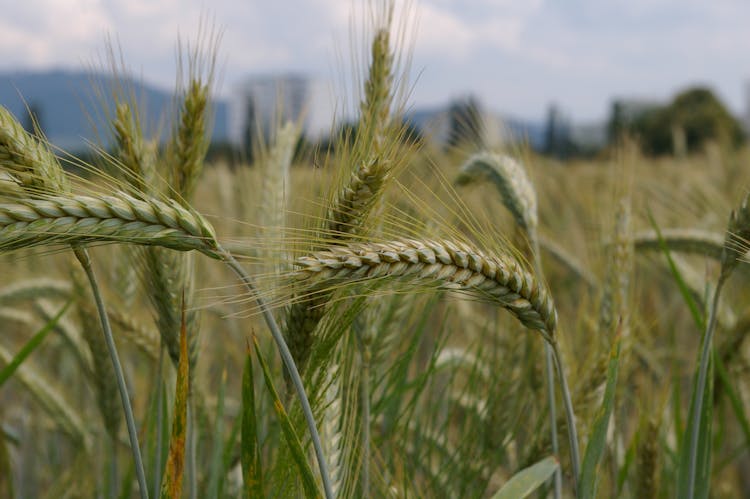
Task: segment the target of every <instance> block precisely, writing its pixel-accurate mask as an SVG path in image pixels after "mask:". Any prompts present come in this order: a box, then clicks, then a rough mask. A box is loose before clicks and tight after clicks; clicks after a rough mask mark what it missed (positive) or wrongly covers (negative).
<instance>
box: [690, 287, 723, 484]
mask: <svg viewBox="0 0 750 499" xmlns="http://www.w3.org/2000/svg"><path fill="white" fill-rule="evenodd" d="M726 278H727V275H725V273H724V272H722V274H721V276H720V277H719V282H718V283H716V291H714V299H713V302H712V304H711V310H710V311H709V316H708V324H707V325H706V334H705V335H704V336H703V348H702V350H701V358H700V364H699V367H698V384H696V385H695V390H696V393H695V407H694V409H693V420H692V428H691V432H690V461H689V468H688V489H687V492H688V493H687V497H691V498H692V497H693V495H694V493H695V468H696V464H697V459H698V437H699V436H700V418H701V411H702V410H703V394H704V392H705V386H706V376H707V375H708V363H709V361H710V359H711V344H712V342H713V335H714V329H716V311H717V309H718V308H719V295H720V294H721V288H722V287H723V286H724V281H725V280H726Z"/></svg>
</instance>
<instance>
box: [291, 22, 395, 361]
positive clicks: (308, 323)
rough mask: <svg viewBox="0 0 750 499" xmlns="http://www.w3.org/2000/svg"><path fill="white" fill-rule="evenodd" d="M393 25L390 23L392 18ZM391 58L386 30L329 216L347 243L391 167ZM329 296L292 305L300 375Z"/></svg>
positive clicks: (375, 47)
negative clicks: (350, 161)
mask: <svg viewBox="0 0 750 499" xmlns="http://www.w3.org/2000/svg"><path fill="white" fill-rule="evenodd" d="M389 21H390V19H389ZM392 83H393V55H392V53H391V48H390V35H389V31H388V28H381V29H379V30H378V31H377V33H376V35H375V38H374V40H373V43H372V61H371V63H370V70H369V74H368V78H367V82H366V83H365V95H364V99H363V101H362V103H361V105H360V109H361V116H360V122H359V130H358V132H357V137H356V140H357V143H356V144H355V146H356V147H357V148H358V149H357V154H355V157H354V161H355V167H354V169H353V171H352V172H351V174H350V176H349V178H348V180H347V181H346V183H345V184H344V185H343V186H342V187H341V189H340V190H339V191H338V193H336V195H335V197H334V199H333V200H332V202H331V204H330V207H329V210H328V214H327V216H326V220H327V223H326V229H327V232H328V233H330V234H331V235H332V236H333V238H335V239H339V240H345V239H347V238H348V237H349V235H350V234H353V233H356V232H361V230H362V225H363V222H364V220H365V218H366V217H367V215H368V213H369V212H370V210H371V209H372V207H373V205H374V204H375V201H377V199H378V197H379V195H380V193H381V192H382V190H383V186H384V185H385V183H386V182H387V180H388V179H389V175H390V173H391V169H392V167H393V163H394V158H392V157H391V156H392V153H393V147H392V144H391V145H390V146H391V147H387V144H386V141H387V136H386V135H385V130H386V129H387V126H388V124H389V119H390V105H391V100H392ZM328 299H329V296H326V295H324V294H320V295H318V296H316V297H315V298H314V299H313V300H304V301H300V302H295V303H292V305H291V306H290V308H289V310H288V311H287V317H286V337H287V341H288V343H289V348H290V350H291V351H292V354H293V355H294V358H295V360H296V361H297V364H298V365H299V366H300V369H301V370H304V368H305V366H306V363H307V359H308V357H309V355H310V351H311V349H312V344H313V341H314V336H313V335H314V333H315V329H316V327H317V326H318V324H319V323H320V320H321V319H322V318H323V315H324V314H325V311H326V303H327V302H328Z"/></svg>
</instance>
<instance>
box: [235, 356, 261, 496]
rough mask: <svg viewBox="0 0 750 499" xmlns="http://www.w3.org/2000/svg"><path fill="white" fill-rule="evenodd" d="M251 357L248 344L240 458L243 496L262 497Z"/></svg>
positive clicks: (244, 378) (243, 378)
mask: <svg viewBox="0 0 750 499" xmlns="http://www.w3.org/2000/svg"><path fill="white" fill-rule="evenodd" d="M254 383H255V381H254V377H253V359H252V356H251V353H250V346H249V345H248V348H247V354H246V355H245V367H244V369H243V370H242V409H241V411H242V413H241V418H242V433H241V447H240V458H241V461H242V481H243V482H244V483H243V487H244V497H246V498H250V497H263V469H262V464H261V461H260V442H259V441H258V426H257V420H256V416H255V385H254Z"/></svg>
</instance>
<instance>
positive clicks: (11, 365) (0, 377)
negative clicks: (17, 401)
mask: <svg viewBox="0 0 750 499" xmlns="http://www.w3.org/2000/svg"><path fill="white" fill-rule="evenodd" d="M72 302H73V301H72V299H71V300H68V302H67V303H66V304H65V305H63V307H62V308H61V309H60V311H59V312H58V313H57V314H56V315H55V316H54V317H53V318H52V320H50V321H49V322H48V323H47V324H45V325H44V327H43V328H42V329H40V330H39V331H37V332H36V333H35V334H34V336H32V337H31V339H30V340H29V341H28V343H26V344H25V345H24V346H23V348H21V350H20V351H19V352H18V353H17V354H16V355H15V356H14V357H13V359H12V360H11V361H10V362H8V364H7V365H6V366H5V367H3V368H2V370H0V386H3V384H4V383H5V382H6V381H7V380H8V378H10V377H11V376H13V373H14V372H16V369H18V367H19V366H20V365H21V364H23V362H24V361H25V360H26V358H27V357H28V356H29V355H31V353H32V352H33V351H34V350H36V349H37V347H38V346H39V345H41V344H42V342H43V341H44V338H46V337H47V334H48V333H49V332H50V331H52V330H53V329H54V328H55V326H56V325H57V321H59V320H60V318H61V317H62V316H63V315H64V314H65V312H66V311H67V310H68V307H70V304H71V303H72Z"/></svg>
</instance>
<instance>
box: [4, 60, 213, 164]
mask: <svg viewBox="0 0 750 499" xmlns="http://www.w3.org/2000/svg"><path fill="white" fill-rule="evenodd" d="M118 87H124V88H126V89H127V91H128V92H129V93H132V95H135V96H136V97H137V100H138V104H139V110H140V113H141V121H142V126H143V128H144V130H145V131H146V133H147V134H149V135H151V134H152V132H153V131H155V130H157V129H159V126H160V125H161V130H162V134H161V137H162V140H164V138H165V137H166V136H167V134H166V131H167V130H169V126H170V123H169V122H168V121H167V117H169V116H170V115H174V113H170V111H171V110H172V109H173V100H172V93H171V92H167V91H164V90H161V89H158V88H156V87H154V86H151V85H149V84H147V83H144V82H139V81H138V80H135V79H132V78H127V79H123V80H120V81H119V82H118V81H117V80H115V79H114V78H112V77H111V76H109V75H105V74H91V73H87V72H82V71H81V72H74V71H62V70H53V71H41V72H35V71H17V72H0V105H2V106H5V107H6V108H8V109H9V110H10V111H11V112H12V113H13V114H14V115H15V116H16V117H17V118H18V119H19V121H21V123H24V124H26V123H29V113H28V111H27V106H28V108H30V109H33V110H34V113H35V114H36V115H37V116H38V118H39V121H40V123H41V127H42V130H43V131H44V133H45V135H46V136H47V138H48V139H49V140H50V141H51V142H52V143H53V144H55V145H56V146H58V147H61V148H63V149H65V150H67V151H72V152H76V151H80V150H82V149H85V148H86V147H87V141H90V142H94V143H96V144H104V145H109V141H110V138H111V135H110V129H109V127H108V124H107V120H106V116H107V114H111V112H112V109H113V100H112V95H113V92H114V90H115V89H117V88H118ZM95 88H99V89H100V93H101V95H104V96H106V99H104V101H105V105H102V100H101V99H100V98H99V97H97V93H96V92H95ZM213 109H214V130H213V134H212V138H213V140H215V141H226V140H227V136H228V134H227V105H226V103H225V102H223V101H215V102H214V108H213Z"/></svg>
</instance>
